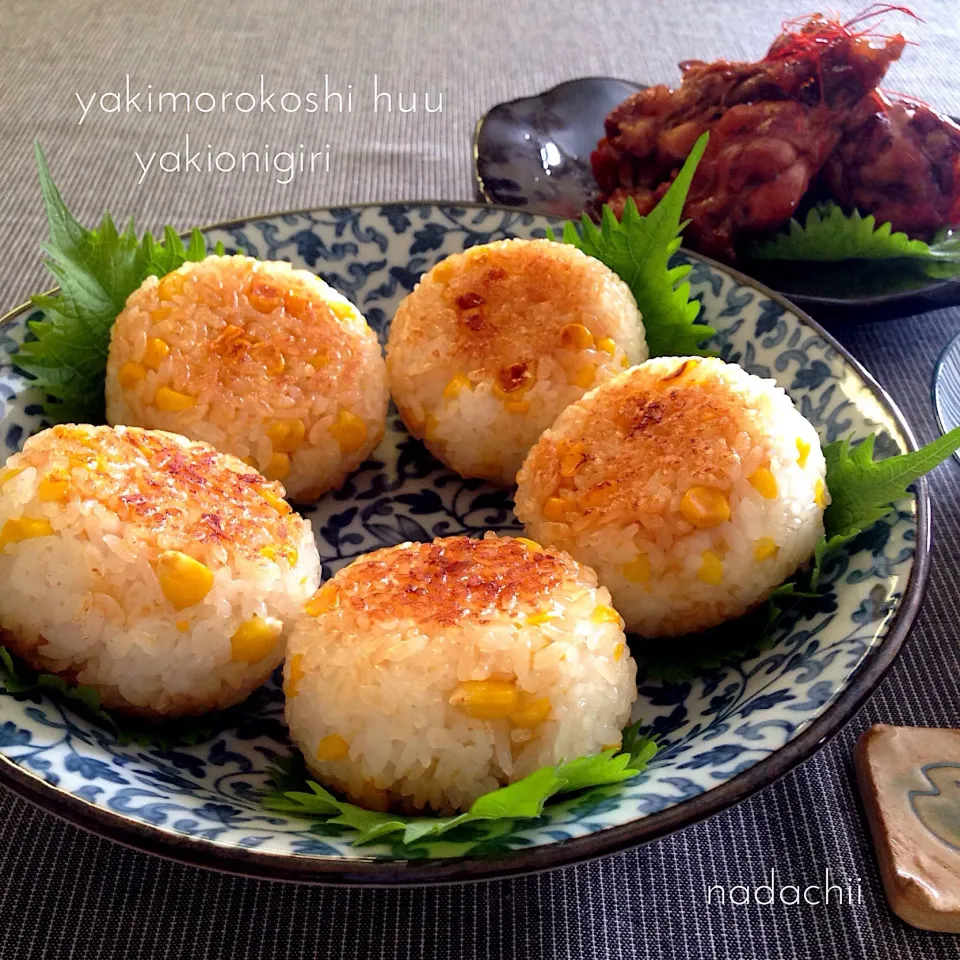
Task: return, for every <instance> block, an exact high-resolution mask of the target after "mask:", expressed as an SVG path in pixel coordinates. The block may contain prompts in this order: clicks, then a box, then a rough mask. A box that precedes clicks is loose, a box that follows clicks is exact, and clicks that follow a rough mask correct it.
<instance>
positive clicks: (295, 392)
mask: <svg viewBox="0 0 960 960" xmlns="http://www.w3.org/2000/svg"><path fill="white" fill-rule="evenodd" d="M106 393H107V420H108V421H109V422H110V423H112V424H119V423H123V424H129V425H133V426H140V427H148V428H151V429H158V430H170V431H173V432H175V433H182V434H183V435H184V436H187V437H190V438H191V439H192V440H204V441H206V442H207V443H211V444H213V445H214V446H215V447H216V448H217V449H218V450H222V451H224V452H225V453H232V454H233V455H234V456H237V457H240V459H241V460H243V461H245V462H246V463H248V464H250V465H252V466H254V467H255V468H257V469H259V470H260V471H261V472H262V473H263V474H264V475H265V476H266V477H268V478H269V479H271V480H280V481H282V482H283V483H284V485H285V487H286V490H287V493H288V494H289V496H290V498H291V499H292V500H295V501H297V502H312V501H315V500H316V499H317V498H318V497H320V496H321V494H323V493H324V492H326V491H327V490H330V489H333V488H335V487H338V486H339V485H340V484H342V483H343V481H344V479H345V478H346V476H347V474H348V473H350V472H351V471H352V470H355V469H356V468H357V467H358V466H359V465H360V464H361V463H362V462H363V460H364V459H365V458H366V457H367V456H368V455H369V454H370V452H371V451H372V450H373V449H374V447H376V445H377V444H378V443H379V442H380V439H381V438H382V437H383V432H384V427H385V424H386V412H387V401H388V397H387V387H386V370H385V367H384V363H383V357H382V355H381V352H380V345H379V343H378V341H377V337H376V335H375V334H374V332H373V331H372V330H371V329H370V327H369V326H368V325H367V322H366V321H365V320H364V318H363V316H362V315H361V314H360V312H359V311H358V310H357V308H356V307H355V306H354V305H353V304H352V303H350V301H349V300H347V299H346V298H345V297H343V296H341V295H340V294H339V293H337V292H336V291H335V290H334V289H333V288H332V287H329V286H328V285H327V284H326V283H324V282H323V281H322V280H321V279H320V278H319V277H316V276H314V275H313V274H312V273H308V272H307V271H305V270H294V269H292V268H291V266H290V264H288V263H280V262H274V261H259V260H254V259H252V258H251V257H242V256H233V257H218V256H210V257H207V258H206V259H205V260H203V261H201V262H200V263H185V264H184V265H183V266H182V267H180V269H178V270H175V271H174V272H173V273H170V274H168V275H167V276H165V277H163V278H162V279H160V280H158V279H157V278H156V277H148V278H147V279H146V280H145V281H144V282H143V284H142V285H141V286H140V288H139V289H138V290H136V291H134V292H133V293H132V294H131V295H130V297H129V298H128V299H127V304H126V307H125V308H124V310H123V312H122V313H121V314H120V316H119V317H117V321H116V323H115V324H114V327H113V333H112V337H111V341H110V354H109V358H108V360H107V385H106Z"/></svg>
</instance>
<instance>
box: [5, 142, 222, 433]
mask: <svg viewBox="0 0 960 960" xmlns="http://www.w3.org/2000/svg"><path fill="white" fill-rule="evenodd" d="M35 152H36V159H37V174H38V176H39V179H40V190H41V193H42V195H43V205H44V208H45V210H46V214H47V222H48V224H49V230H50V238H49V240H48V241H47V243H45V244H44V245H43V250H44V253H46V255H47V260H46V261H45V263H46V266H47V269H48V270H49V271H50V273H51V274H52V275H53V277H54V279H55V280H56V281H57V284H58V285H59V289H58V290H56V291H55V292H54V293H52V294H46V295H41V296H35V297H33V298H32V303H33V305H34V306H35V307H37V308H38V309H40V310H42V311H43V313H44V319H43V320H35V321H33V322H31V323H30V330H31V332H32V333H33V335H34V336H35V337H36V339H35V340H29V341H27V342H26V343H24V344H23V346H22V347H21V348H20V352H19V354H18V355H17V365H18V366H19V367H21V368H22V369H23V370H25V371H26V372H27V373H29V374H31V375H32V376H33V377H35V378H36V386H37V388H38V389H40V390H43V391H44V392H45V393H46V394H47V396H48V399H47V401H46V402H45V404H44V409H45V411H46V413H47V415H48V416H49V417H51V419H53V420H54V421H58V422H67V421H73V422H79V423H103V422H104V419H105V418H104V394H103V389H104V376H105V371H106V365H107V351H108V349H109V346H110V330H111V328H112V327H113V322H114V320H115V319H116V317H117V314H119V313H120V311H121V310H122V309H123V306H124V304H125V303H126V300H127V297H128V296H130V294H131V293H133V291H134V290H136V289H137V287H139V286H140V284H141V283H143V281H144V280H146V278H147V277H149V276H163V275H164V274H167V273H170V271H172V270H176V269H177V267H179V266H181V264H183V263H184V262H185V261H187V260H202V259H203V258H204V257H205V256H206V241H205V240H204V238H203V235H202V234H201V233H200V231H199V230H194V231H193V234H192V235H191V238H190V245H189V247H187V248H184V245H183V241H182V240H181V239H180V237H179V236H177V233H176V231H175V230H173V228H172V227H167V228H165V230H164V241H163V243H162V244H161V243H158V242H157V241H155V240H154V239H153V237H152V236H151V235H150V234H149V233H145V234H144V236H143V239H142V240H138V239H137V236H136V234H135V232H134V228H133V221H132V220H131V221H130V222H129V223H128V224H127V226H126V227H125V228H124V230H123V231H122V232H120V231H118V230H117V227H116V225H115V224H114V222H113V219H112V218H111V216H110V214H109V213H104V215H103V219H102V220H101V221H100V226H99V227H97V228H96V229H95V230H87V229H86V228H85V227H83V226H81V225H80V224H79V223H78V222H77V220H76V218H75V217H74V216H73V214H72V213H70V211H69V210H68V209H67V207H66V204H65V203H64V202H63V198H62V197H61V196H60V191H59V190H58V189H57V187H56V184H54V182H53V178H52V177H51V176H50V170H49V168H48V167H47V161H46V159H45V158H44V155H43V151H42V150H41V149H40V144H39V143H37V144H36V145H35ZM216 252H217V253H222V252H223V247H222V245H220V244H218V246H217V251H216Z"/></svg>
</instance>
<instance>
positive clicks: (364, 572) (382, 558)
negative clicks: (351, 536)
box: [322, 537, 583, 626]
mask: <svg viewBox="0 0 960 960" xmlns="http://www.w3.org/2000/svg"><path fill="white" fill-rule="evenodd" d="M582 575H583V572H582V568H581V567H580V566H579V565H578V564H577V563H576V562H575V561H573V560H572V559H571V558H570V557H568V556H567V555H566V554H564V553H560V552H559V551H557V552H554V551H552V550H550V549H544V548H541V547H539V546H538V545H537V544H534V543H533V542H532V541H530V540H525V539H523V538H506V537H502V538H492V537H491V538H489V539H487V540H473V539H471V538H469V537H447V538H442V539H437V540H434V541H433V542H432V543H405V544H400V545H399V546H396V547H388V548H386V549H384V550H377V551H375V552H374V553H371V554H368V555H367V556H365V557H362V558H361V559H359V560H356V561H354V562H353V563H352V564H350V566H348V567H345V568H344V569H343V570H341V571H340V572H339V573H338V574H337V575H336V577H335V578H334V579H333V580H332V581H331V582H330V584H329V585H325V586H324V588H322V589H324V590H335V591H336V595H337V602H338V603H340V604H345V605H348V606H350V607H351V608H352V609H353V610H355V611H357V612H358V613H364V614H366V615H367V616H369V617H371V618H372V619H374V620H395V619H401V618H403V619H407V618H409V619H412V620H416V621H418V622H420V623H439V624H445V625H451V626H452V625H455V624H457V623H462V622H463V620H464V618H470V619H473V620H475V621H477V622H483V621H484V619H485V618H486V617H489V616H492V615H496V614H497V612H498V611H503V610H505V609H508V608H510V607H512V606H513V605H514V604H521V605H527V604H534V603H535V602H536V601H537V600H539V599H542V598H543V597H544V596H546V595H547V594H549V593H550V592H551V591H552V590H553V589H554V588H555V587H557V586H558V585H559V584H560V583H562V582H563V581H564V580H568V579H570V578H571V577H581V576H582Z"/></svg>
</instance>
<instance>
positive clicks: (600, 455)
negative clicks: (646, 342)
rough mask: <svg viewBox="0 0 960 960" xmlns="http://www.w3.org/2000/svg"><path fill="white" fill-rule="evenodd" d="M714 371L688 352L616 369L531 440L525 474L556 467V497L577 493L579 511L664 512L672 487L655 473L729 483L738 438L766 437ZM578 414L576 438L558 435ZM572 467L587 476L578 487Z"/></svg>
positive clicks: (693, 482) (737, 464)
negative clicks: (586, 483)
mask: <svg viewBox="0 0 960 960" xmlns="http://www.w3.org/2000/svg"><path fill="white" fill-rule="evenodd" d="M664 365H665V366H666V369H664V368H663V367H664ZM658 368H659V369H658ZM717 371H718V368H717V366H716V364H714V363H712V362H709V361H708V362H707V363H702V362H701V361H700V360H698V359H695V358H686V359H678V360H677V362H676V363H675V364H669V363H668V362H667V361H666V360H665V359H664V360H662V361H657V362H654V361H650V362H648V363H647V364H644V365H642V366H640V367H635V368H634V369H632V370H629V371H627V372H626V373H623V374H621V375H620V376H618V377H616V378H615V379H613V380H611V381H609V382H607V383H606V384H604V385H603V386H602V387H601V388H599V389H598V390H596V391H594V392H593V393H592V394H588V395H587V397H586V398H584V400H581V401H579V402H578V403H577V404H574V405H573V407H572V408H570V409H569V410H568V411H567V416H566V417H564V416H561V419H560V420H559V421H558V423H557V424H556V425H555V428H554V435H553V436H550V435H544V436H543V437H542V438H541V439H540V441H539V442H538V443H537V445H536V446H535V447H534V448H533V449H532V451H531V453H530V456H529V458H528V459H527V462H526V463H525V464H524V470H523V473H525V474H530V475H535V476H539V477H541V478H543V477H545V476H551V475H555V476H556V478H557V482H558V484H559V487H558V489H557V494H558V495H559V496H560V497H563V496H569V497H571V498H573V499H575V500H576V501H577V503H578V507H579V512H580V513H583V514H589V513H590V512H591V511H592V510H594V509H602V511H603V514H604V516H605V517H608V518H609V517H610V516H612V515H614V514H617V513H623V514H624V515H625V516H628V517H635V516H637V515H638V514H640V513H651V514H659V513H662V512H663V510H664V508H665V506H666V504H665V502H664V499H663V498H664V497H665V496H667V497H668V496H669V495H670V492H671V491H670V490H665V489H663V488H662V487H661V485H660V484H657V483H656V482H654V481H655V480H656V478H657V477H660V478H661V479H662V480H663V481H664V482H665V483H667V484H670V483H671V482H672V479H673V478H675V477H676V476H677V475H678V474H683V475H684V476H685V478H686V481H687V482H686V486H703V487H709V488H712V489H716V490H719V491H723V492H729V490H730V489H731V487H732V484H733V482H734V479H735V478H737V477H738V476H739V474H740V472H741V457H740V453H739V452H738V445H739V447H740V448H741V449H742V447H743V443H742V442H740V440H748V441H749V443H750V444H751V445H756V444H763V443H764V436H763V434H762V432H760V431H758V430H757V429H756V426H755V425H754V424H753V423H752V422H751V417H750V410H749V409H748V408H747V407H746V405H745V403H744V399H743V397H742V395H740V394H739V393H738V392H737V390H736V389H735V387H733V386H732V385H731V384H729V383H728V382H727V381H726V380H725V379H724V378H723V377H722V376H720V375H718V373H717ZM721 371H722V368H721ZM575 413H576V414H578V415H577V418H576V437H575V439H573V438H571V439H570V440H564V439H558V436H557V435H559V436H560V437H562V435H563V424H564V421H565V419H567V418H570V417H572V416H574V414H575ZM744 435H746V436H744ZM574 476H577V477H578V478H589V479H590V480H591V481H593V482H592V483H591V484H590V485H589V486H587V487H586V488H584V487H583V486H582V483H581V484H579V485H577V487H578V488H577V489H575V486H574V481H573V477H574ZM565 488H568V489H565Z"/></svg>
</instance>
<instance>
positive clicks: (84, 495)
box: [0, 425, 320, 718]
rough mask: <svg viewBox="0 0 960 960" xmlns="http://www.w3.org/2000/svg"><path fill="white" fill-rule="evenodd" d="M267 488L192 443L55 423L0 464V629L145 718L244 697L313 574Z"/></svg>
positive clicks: (304, 541) (241, 467)
mask: <svg viewBox="0 0 960 960" xmlns="http://www.w3.org/2000/svg"><path fill="white" fill-rule="evenodd" d="M283 493H284V491H283V487H282V486H281V485H280V484H279V483H273V482H270V481H268V480H265V479H264V478H263V477H262V476H260V474H258V473H256V472H255V471H253V470H251V469H250V468H249V467H248V466H247V465H246V464H244V463H242V462H241V461H240V460H238V459H237V458H236V457H232V456H228V455H226V454H222V453H218V452H217V451H215V450H213V449H212V448H211V447H210V446H208V445H207V444H205V443H193V442H191V441H189V440H186V439H185V438H184V437H180V436H176V435H174V434H170V433H162V432H159V431H148V430H140V429H138V428H134V427H117V428H116V429H113V428H111V427H91V426H75V425H64V426H57V427H53V428H52V429H50V430H44V431H43V432H42V433H39V434H37V435H36V436H34V437H31V438H30V439H29V440H28V441H27V442H26V444H25V445H24V448H23V451H22V452H21V453H17V454H14V455H13V456H12V457H10V459H9V460H8V461H7V464H6V467H5V468H4V469H3V471H2V472H0V582H2V583H3V584H4V589H3V590H2V591H0V635H2V638H3V641H2V642H3V643H4V644H6V645H7V646H8V647H10V648H11V649H12V650H13V651H14V652H15V653H17V654H19V655H20V656H21V657H22V658H23V659H24V660H26V661H27V662H28V663H29V664H30V665H31V666H32V667H34V668H35V669H36V670H39V671H43V672H48V673H56V674H59V675H61V676H63V677H65V678H66V679H67V680H69V681H70V682H77V683H82V684H88V685H89V686H92V687H94V688H95V689H96V690H97V691H98V692H99V694H100V696H101V699H102V702H103V704H104V705H105V706H107V707H110V708H114V709H116V710H119V711H121V712H125V713H130V714H135V715H139V716H144V717H147V718H162V717H173V716H177V715H182V714H196V713H202V712H204V711H207V710H213V709H218V708H222V707H227V706H229V705H231V704H233V703H237V702H238V701H240V700H242V699H244V697H246V696H247V695H248V694H249V693H250V692H251V691H252V690H253V689H254V688H255V687H258V686H259V685H260V684H261V683H263V682H264V681H265V680H266V679H267V677H269V675H270V673H271V671H272V670H273V669H274V668H275V667H276V666H277V664H279V663H280V661H281V660H282V659H283V649H284V643H285V639H286V635H287V633H288V627H289V625H290V623H291V620H292V619H295V617H296V616H297V614H298V613H299V611H300V609H301V607H302V604H303V602H304V600H305V599H306V598H307V597H309V596H310V595H311V594H312V593H313V592H314V590H315V589H316V586H317V583H318V582H319V579H320V558H319V556H318V554H317V547H316V543H315V542H314V539H313V532H312V530H311V528H310V525H309V524H308V523H307V522H306V521H304V520H302V519H301V518H300V517H299V516H298V515H297V514H295V513H292V512H291V510H290V507H289V506H288V504H287V503H286V501H285V500H284V499H283Z"/></svg>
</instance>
